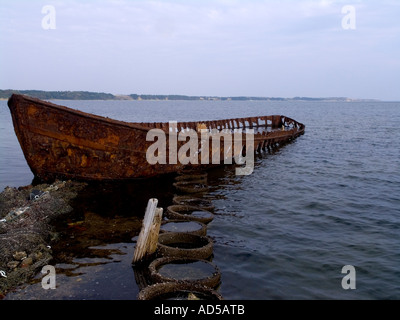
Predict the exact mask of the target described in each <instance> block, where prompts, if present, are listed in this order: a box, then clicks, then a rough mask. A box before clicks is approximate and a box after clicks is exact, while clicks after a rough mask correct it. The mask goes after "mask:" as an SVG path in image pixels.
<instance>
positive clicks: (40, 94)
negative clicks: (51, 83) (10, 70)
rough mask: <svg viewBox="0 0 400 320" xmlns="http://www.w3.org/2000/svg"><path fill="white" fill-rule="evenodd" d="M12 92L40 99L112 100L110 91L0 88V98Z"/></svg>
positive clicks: (112, 96) (7, 96) (6, 97)
mask: <svg viewBox="0 0 400 320" xmlns="http://www.w3.org/2000/svg"><path fill="white" fill-rule="evenodd" d="M13 93H18V94H25V95H27V96H30V97H34V98H38V99H42V100H51V99H57V100H112V99H115V96H114V95H112V94H110V93H101V92H88V91H41V90H0V98H1V99H8V98H9V97H10V96H11V95H12V94H13Z"/></svg>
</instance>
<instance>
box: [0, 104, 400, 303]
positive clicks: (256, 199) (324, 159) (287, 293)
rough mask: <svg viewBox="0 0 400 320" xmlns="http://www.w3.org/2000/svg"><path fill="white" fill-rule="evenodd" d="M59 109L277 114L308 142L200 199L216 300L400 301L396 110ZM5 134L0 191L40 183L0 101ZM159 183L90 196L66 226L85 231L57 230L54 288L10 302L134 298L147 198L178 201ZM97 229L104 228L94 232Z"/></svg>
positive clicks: (187, 116) (223, 172)
mask: <svg viewBox="0 0 400 320" xmlns="http://www.w3.org/2000/svg"><path fill="white" fill-rule="evenodd" d="M57 103H60V104H63V105H67V106H70V107H74V108H79V109H81V110H84V111H87V112H92V113H96V114H100V115H104V116H108V117H110V118H116V119H120V120H125V121H170V120H171V121H190V120H199V119H201V120H209V119H223V118H233V117H240V116H246V117H247V116H257V115H270V114H282V115H286V116H288V117H291V118H293V119H295V120H297V121H299V122H302V123H304V124H305V125H306V134H305V135H303V136H301V137H299V138H298V139H297V140H296V141H294V142H293V143H291V144H289V145H286V146H285V147H283V148H282V149H280V150H279V151H277V152H275V153H272V154H269V153H266V154H264V155H262V156H260V157H259V158H257V159H256V164H255V170H254V172H253V174H251V175H250V176H235V171H234V169H233V168H232V167H224V168H221V169H216V170H212V171H210V172H209V174H208V185H209V187H210V188H209V191H208V192H207V193H206V194H205V195H204V197H206V198H207V199H210V200H211V201H212V204H213V205H214V206H215V213H216V216H215V218H214V220H213V221H212V222H211V223H210V224H209V226H208V235H209V236H211V237H212V238H213V239H214V257H213V263H214V264H216V265H217V266H218V268H219V269H220V271H221V274H222V284H221V286H220V288H219V292H220V293H221V294H222V296H223V297H224V298H225V299H399V298H400V270H399V266H400V241H399V240H400V238H399V233H400V210H399V209H400V198H399V197H400V196H399V195H400V176H399V172H400V130H399V123H400V104H399V103H395V102H368V103H361V102H352V103H344V102H340V103H339V102H278V101H275V102H260V101H257V102H255V101H245V102H232V101H224V102H221V101H184V102H183V101H61V102H60V101H58V102H57ZM0 134H1V135H0V137H1V140H0V187H1V188H4V187H5V186H6V185H10V186H15V187H17V186H20V185H26V184H29V183H30V182H31V180H32V178H33V176H32V174H31V173H30V170H29V168H28V167H27V165H26V162H25V160H24V158H23V155H22V152H21V151H20V147H19V145H18V142H17V140H16V138H15V134H14V133H13V131H12V125H11V122H10V116H9V111H8V108H7V107H6V102H5V101H0ZM156 181H157V182H155V183H148V184H146V183H143V182H140V183H139V182H137V183H131V184H127V185H125V186H123V187H121V186H109V185H107V186H104V187H103V188H102V187H100V188H99V187H96V188H93V189H92V190H93V192H92V193H91V194H88V195H83V196H82V197H81V198H80V199H79V200H78V201H79V203H77V204H76V208H75V213H74V214H72V215H71V218H70V222H71V221H79V220H82V221H84V223H86V229H84V228H83V229H82V230H79V228H75V229H73V230H71V228H68V221H65V222H64V224H62V223H60V226H59V228H60V229H59V230H60V231H62V234H63V236H62V238H61V239H60V242H59V245H58V246H56V247H55V248H54V251H55V261H53V262H52V263H53V264H54V265H55V266H56V268H57V289H55V290H49V291H46V290H43V289H42V288H41V285H40V278H41V275H38V279H37V281H36V283H34V284H31V285H28V286H22V287H21V288H19V289H18V290H17V291H16V292H13V293H10V294H9V295H8V296H7V297H6V298H7V299H136V297H137V293H138V292H139V287H138V285H137V282H136V280H135V279H136V278H135V270H134V269H133V268H132V266H131V260H132V257H133V250H134V246H135V241H136V239H137V234H138V232H139V229H140V227H138V225H139V226H140V221H141V218H142V215H143V213H144V207H145V201H146V199H147V198H150V197H153V196H154V195H155V196H157V197H159V198H160V202H161V205H162V206H163V207H164V208H165V207H166V206H168V205H171V204H172V197H173V195H174V194H175V193H176V190H174V188H173V187H172V183H173V178H167V179H159V180H156ZM158 184H159V185H160V186H161V187H160V186H159V188H154V187H155V186H156V185H158ZM155 189H157V190H155ZM129 208H131V209H129ZM91 219H92V220H91ZM90 221H96V222H93V223H97V224H98V225H99V226H102V227H101V228H100V229H98V230H101V231H98V232H97V233H96V232H88V229H87V228H88V225H89V222H90ZM102 221H103V223H100V222H102ZM113 224H114V225H116V226H117V225H118V226H119V225H129V224H131V225H130V226H131V227H129V228H127V229H126V230H125V231H124V230H123V228H122V229H121V228H117V227H115V228H114V229H112V228H111V226H112V225H113ZM78 226H79V225H78ZM83 227H85V224H83ZM113 230H114V233H112V232H113ZM345 265H352V266H354V267H355V270H356V289H355V290H344V289H343V288H342V285H341V281H342V279H343V277H344V276H345V274H342V273H341V270H342V267H343V266H345Z"/></svg>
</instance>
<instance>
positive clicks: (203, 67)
mask: <svg viewBox="0 0 400 320" xmlns="http://www.w3.org/2000/svg"><path fill="white" fill-rule="evenodd" d="M49 8H50V9H49ZM399 17H400V0H383V1H382V0H381V1H377V0H376V1H373V0H369V1H367V0H365V1H363V0H338V1H331V0H299V1H291V0H284V1H273V0H269V1H268V0H264V1H262V0H254V1H244V0H197V1H195V0H165V1H149V0H132V1H130V0H99V1H94V0H93V1H90V0H87V1H69V0H57V1H51V0H44V1H37V0H0V43H1V44H2V48H1V50H0V89H18V90H28V89H36V90H48V91H74V90H84V91H95V92H107V93H112V94H132V93H136V94H183V95H197V96H199V95H205V96H258V97H287V98H290V97H298V96H301V97H349V98H354V99H358V98H359V99H380V100H388V101H393V100H396V101H400V89H399V88H400V19H399Z"/></svg>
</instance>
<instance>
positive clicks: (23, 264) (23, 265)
mask: <svg viewBox="0 0 400 320" xmlns="http://www.w3.org/2000/svg"><path fill="white" fill-rule="evenodd" d="M32 263H33V259H32V258H25V259H24V260H22V262H21V268H26V267H29V266H30V265H31V264H32Z"/></svg>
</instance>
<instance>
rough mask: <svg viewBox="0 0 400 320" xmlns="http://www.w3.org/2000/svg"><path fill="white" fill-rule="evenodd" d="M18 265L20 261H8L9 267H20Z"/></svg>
mask: <svg viewBox="0 0 400 320" xmlns="http://www.w3.org/2000/svg"><path fill="white" fill-rule="evenodd" d="M18 265H19V261H10V262H9V263H7V268H10V269H15V268H16V267H18Z"/></svg>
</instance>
